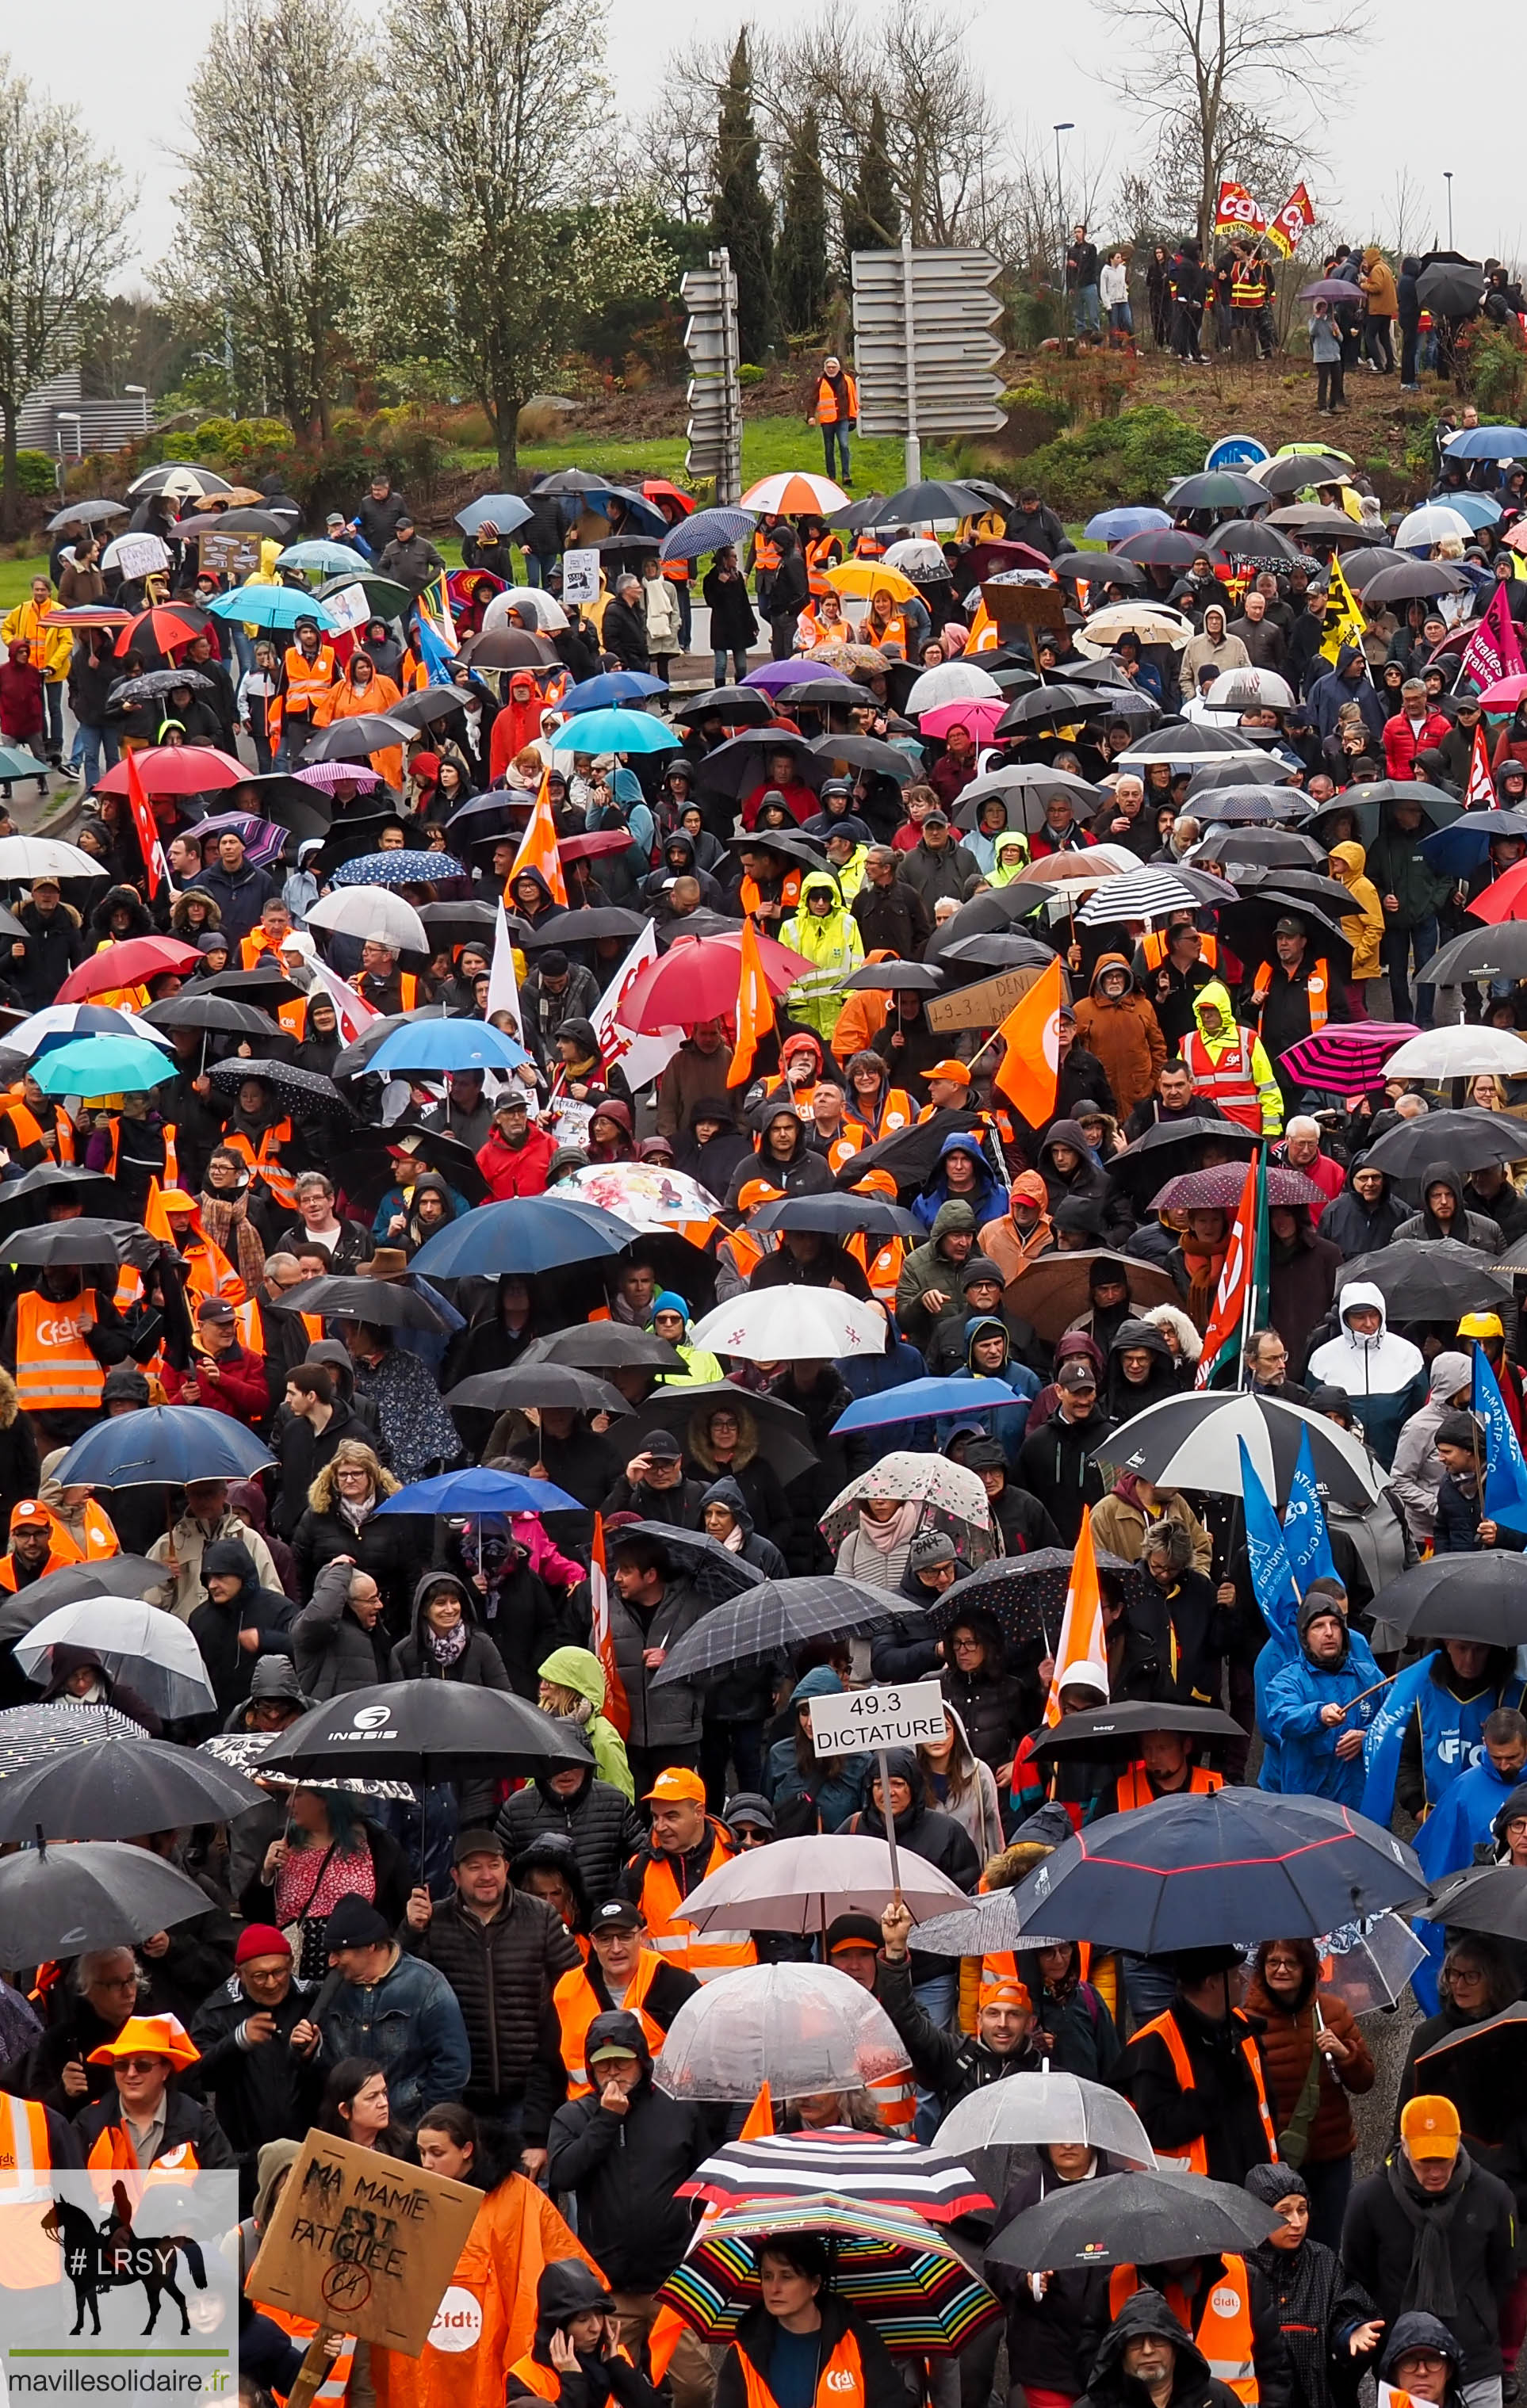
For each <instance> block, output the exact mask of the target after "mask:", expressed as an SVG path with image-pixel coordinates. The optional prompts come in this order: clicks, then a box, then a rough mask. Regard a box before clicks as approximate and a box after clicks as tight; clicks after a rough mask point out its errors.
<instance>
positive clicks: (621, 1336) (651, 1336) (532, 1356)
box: [520, 1321, 684, 1371]
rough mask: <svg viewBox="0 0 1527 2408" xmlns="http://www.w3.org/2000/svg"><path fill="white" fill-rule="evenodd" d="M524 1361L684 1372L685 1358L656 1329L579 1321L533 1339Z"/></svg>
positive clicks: (597, 1368) (589, 1368) (599, 1368)
mask: <svg viewBox="0 0 1527 2408" xmlns="http://www.w3.org/2000/svg"><path fill="white" fill-rule="evenodd" d="M520 1361H521V1362H522V1363H571V1364H574V1365H576V1367H577V1368H578V1369H580V1370H583V1371H624V1370H633V1369H641V1370H652V1371H682V1370H683V1369H684V1357H683V1355H681V1354H679V1352H678V1350H677V1348H675V1347H672V1346H670V1344H669V1342H668V1340H667V1339H666V1338H659V1337H658V1335H657V1333H656V1331H655V1330H654V1329H633V1328H631V1327H630V1326H629V1325H628V1324H627V1323H626V1322H624V1321H585V1322H577V1323H575V1324H574V1325H573V1326H572V1327H571V1328H570V1329H559V1330H557V1331H556V1333H555V1336H554V1337H551V1338H533V1339H532V1340H531V1341H530V1343H529V1345H528V1346H527V1347H526V1350H525V1353H524V1354H523V1355H521V1356H520Z"/></svg>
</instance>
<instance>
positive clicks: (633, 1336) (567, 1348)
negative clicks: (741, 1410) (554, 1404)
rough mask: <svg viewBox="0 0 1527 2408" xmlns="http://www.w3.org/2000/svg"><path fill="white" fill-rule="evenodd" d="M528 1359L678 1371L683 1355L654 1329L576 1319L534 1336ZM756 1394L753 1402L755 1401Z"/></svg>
mask: <svg viewBox="0 0 1527 2408" xmlns="http://www.w3.org/2000/svg"><path fill="white" fill-rule="evenodd" d="M520 1361H521V1363H522V1364H526V1363H574V1364H577V1365H578V1366H579V1367H580V1369H583V1370H589V1371H604V1370H611V1371H617V1370H622V1369H628V1368H630V1367H632V1366H635V1365H639V1364H640V1365H641V1366H643V1367H644V1368H646V1369H651V1370H654V1371H678V1370H682V1369H683V1368H684V1357H683V1356H682V1355H680V1354H678V1353H677V1351H676V1350H675V1349H674V1348H673V1347H671V1346H670V1344H669V1342H668V1340H667V1339H666V1338H659V1337H658V1336H657V1334H656V1332H655V1330H651V1329H632V1328H629V1327H628V1326H627V1324H626V1323H625V1322H623V1321H585V1322H575V1323H574V1324H573V1326H572V1327H571V1328H570V1329H559V1330H557V1332H556V1334H555V1337H552V1338H535V1339H532V1340H531V1341H530V1344H529V1345H528V1346H527V1347H526V1350H525V1352H524V1354H523V1355H521V1356H520ZM757 1401H758V1400H757V1398H756V1397H755V1398H751V1399H750V1402H752V1403H754V1404H756V1403H757Z"/></svg>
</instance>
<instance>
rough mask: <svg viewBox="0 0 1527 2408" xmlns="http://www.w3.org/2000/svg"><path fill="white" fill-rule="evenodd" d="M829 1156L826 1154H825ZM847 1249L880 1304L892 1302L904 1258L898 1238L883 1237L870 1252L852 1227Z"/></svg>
mask: <svg viewBox="0 0 1527 2408" xmlns="http://www.w3.org/2000/svg"><path fill="white" fill-rule="evenodd" d="M828 1158H829V1160H830V1156H829V1157H828ZM848 1251H849V1253H850V1254H852V1255H853V1257H854V1260H855V1261H856V1262H857V1265H858V1267H859V1269H860V1270H861V1271H862V1272H863V1273H864V1276H865V1278H866V1279H867V1280H868V1281H869V1283H870V1293H871V1295H872V1296H873V1297H877V1298H878V1299H879V1301H880V1302H881V1303H882V1304H894V1302H895V1301H896V1289H897V1283H898V1281H899V1280H900V1277H901V1270H902V1267H903V1265H904V1264H905V1262H906V1259H907V1250H906V1247H905V1246H904V1244H903V1243H902V1241H901V1240H900V1238H887V1239H886V1240H885V1242H884V1243H883V1244H882V1245H879V1246H877V1247H876V1249H875V1251H874V1253H873V1254H872V1253H871V1252H870V1240H869V1239H868V1238H867V1237H866V1236H865V1235H864V1233H863V1231H862V1230H856V1232H855V1234H854V1236H853V1237H851V1238H850V1239H849V1240H848Z"/></svg>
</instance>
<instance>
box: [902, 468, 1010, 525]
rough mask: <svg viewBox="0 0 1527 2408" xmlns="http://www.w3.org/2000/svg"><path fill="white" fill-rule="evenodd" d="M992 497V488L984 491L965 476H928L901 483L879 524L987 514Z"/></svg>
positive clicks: (961, 517)
mask: <svg viewBox="0 0 1527 2408" xmlns="http://www.w3.org/2000/svg"><path fill="white" fill-rule="evenodd" d="M989 500H990V492H989V489H988V491H987V493H985V494H983V493H982V492H980V491H979V490H978V488H977V487H976V486H975V485H973V484H967V483H965V482H964V480H962V479H961V480H957V479H954V478H940V477H925V478H924V479H923V480H922V482H921V484H917V485H899V486H898V487H897V490H896V492H895V493H894V494H887V495H886V505H885V509H884V510H883V512H882V514H881V517H880V520H879V522H878V523H879V524H880V525H881V526H914V525H915V524H916V523H917V522H918V521H919V520H920V519H951V520H953V521H955V522H956V523H958V521H959V520H960V519H972V518H980V517H982V516H984V514H985V512H986V509H987V503H988V501H989Z"/></svg>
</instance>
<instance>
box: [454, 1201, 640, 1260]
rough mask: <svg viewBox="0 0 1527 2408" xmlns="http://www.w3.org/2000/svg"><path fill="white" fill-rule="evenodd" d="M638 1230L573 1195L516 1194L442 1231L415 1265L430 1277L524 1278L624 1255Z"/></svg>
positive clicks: (482, 1206)
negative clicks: (508, 1275)
mask: <svg viewBox="0 0 1527 2408" xmlns="http://www.w3.org/2000/svg"><path fill="white" fill-rule="evenodd" d="M634 1235H635V1232H634V1231H633V1230H632V1229H631V1228H630V1227H629V1226H627V1223H626V1222H624V1221H617V1220H616V1218H615V1215H614V1214H613V1212H606V1211H602V1210H601V1208H600V1207H599V1206H598V1204H584V1203H582V1202H580V1200H579V1199H578V1198H577V1197H573V1196H515V1197H510V1198H509V1199H508V1201H507V1202H505V1203H502V1204H480V1205H479V1206H478V1208H477V1210H476V1211H475V1212H467V1213H464V1214H463V1216H462V1218H461V1219H460V1220H459V1221H454V1222H453V1223H452V1225H451V1226H450V1227H449V1228H448V1229H440V1230H438V1231H437V1232H436V1234H435V1236H434V1237H433V1238H430V1239H428V1240H426V1242H425V1244H424V1245H423V1246H421V1248H420V1249H419V1252H418V1253H417V1254H415V1255H414V1257H413V1261H412V1262H411V1265H410V1269H411V1270H415V1271H417V1272H418V1273H419V1274H420V1276H421V1277H422V1278H425V1279H447V1280H451V1279H471V1278H482V1279H501V1278H503V1277H504V1276H505V1274H506V1273H509V1272H512V1273H513V1274H514V1275H515V1277H516V1278H520V1279H525V1278H528V1277H531V1276H533V1275H534V1274H535V1273H536V1272H537V1271H555V1270H559V1269H561V1268H562V1266H563V1265H564V1264H565V1263H591V1262H598V1261H600V1260H602V1259H603V1258H604V1257H605V1256H606V1255H610V1254H624V1253H625V1251H626V1249H627V1246H628V1245H630V1243H631V1242H632V1240H633V1237H634Z"/></svg>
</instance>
